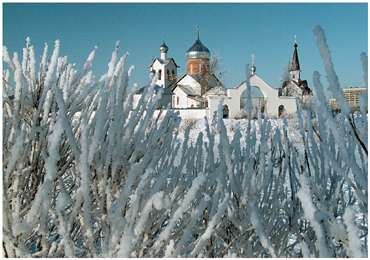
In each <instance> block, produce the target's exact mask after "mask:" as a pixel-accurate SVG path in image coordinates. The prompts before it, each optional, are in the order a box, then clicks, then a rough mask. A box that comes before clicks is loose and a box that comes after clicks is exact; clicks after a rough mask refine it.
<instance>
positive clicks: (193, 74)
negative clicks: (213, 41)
mask: <svg viewBox="0 0 370 260" xmlns="http://www.w3.org/2000/svg"><path fill="white" fill-rule="evenodd" d="M297 47H298V45H297V44H296V43H295V45H294V53H293V59H292V63H291V66H290V69H289V74H290V76H289V79H288V80H286V81H284V83H283V86H282V88H274V87H272V86H271V85H269V84H268V83H267V82H266V81H264V80H263V79H262V78H261V77H260V76H259V75H258V74H257V73H256V67H255V65H254V64H252V67H251V71H250V85H251V96H252V107H253V111H254V114H255V115H257V113H258V112H261V113H266V114H267V115H268V116H269V117H279V116H281V115H283V114H287V115H289V114H293V113H295V112H296V109H297V108H296V107H297V101H298V100H304V99H307V98H306V97H310V96H311V94H312V92H311V90H310V89H309V88H308V85H307V81H305V80H301V78H300V65H299V60H298V52H297ZM159 50H160V57H159V58H155V59H154V60H153V61H152V63H151V64H150V66H149V69H150V72H151V73H153V75H154V77H155V78H154V79H155V87H156V88H158V89H159V88H163V95H162V100H161V104H160V106H161V109H173V110H176V111H178V112H179V114H180V116H181V117H182V118H183V119H199V118H204V117H205V116H207V117H212V116H213V114H214V113H215V112H216V111H217V110H218V107H219V105H220V103H221V105H222V107H223V117H224V118H239V117H242V116H243V114H245V110H244V108H245V100H246V99H245V94H246V88H247V85H246V82H245V81H243V82H241V83H240V84H239V85H238V86H236V87H234V88H226V87H225V86H224V84H223V83H222V82H221V81H220V80H219V79H218V78H217V76H216V75H215V74H214V73H212V71H211V68H210V54H211V53H210V51H209V49H208V48H207V47H206V46H205V45H204V44H203V43H202V42H201V41H200V39H199V33H198V38H197V39H196V41H195V42H194V44H193V45H192V46H191V47H190V48H189V49H188V50H187V52H186V73H185V74H184V75H182V76H180V77H178V76H177V68H179V66H178V65H177V64H176V62H175V60H174V59H173V58H170V57H168V55H167V53H168V47H167V45H166V44H165V43H164V42H163V44H162V45H161V46H160V48H159ZM253 63H254V62H253ZM144 88H145V87H142V88H141V89H139V90H138V91H137V92H136V94H135V96H134V102H135V100H136V102H137V100H138V99H139V98H140V95H141V93H142V92H143V90H144Z"/></svg>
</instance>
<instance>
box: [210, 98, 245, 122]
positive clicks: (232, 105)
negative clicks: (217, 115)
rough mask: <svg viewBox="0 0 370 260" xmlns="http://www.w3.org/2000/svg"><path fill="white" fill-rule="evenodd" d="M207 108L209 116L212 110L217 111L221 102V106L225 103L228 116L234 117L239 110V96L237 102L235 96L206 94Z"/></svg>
mask: <svg viewBox="0 0 370 260" xmlns="http://www.w3.org/2000/svg"><path fill="white" fill-rule="evenodd" d="M207 99H208V108H209V114H210V115H211V117H212V116H213V114H214V112H217V110H218V106H219V104H220V103H221V104H222V105H223V106H224V105H227V107H228V108H229V117H230V118H234V117H236V116H237V115H238V114H239V112H240V98H239V102H237V100H236V99H235V97H228V96H216V95H215V96H211V95H210V96H208V97H207Z"/></svg>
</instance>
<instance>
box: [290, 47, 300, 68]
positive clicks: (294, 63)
mask: <svg viewBox="0 0 370 260" xmlns="http://www.w3.org/2000/svg"><path fill="white" fill-rule="evenodd" d="M297 47H298V44H297V43H295V44H294V52H293V59H292V66H291V68H290V70H300V66H299V59H298V51H297Z"/></svg>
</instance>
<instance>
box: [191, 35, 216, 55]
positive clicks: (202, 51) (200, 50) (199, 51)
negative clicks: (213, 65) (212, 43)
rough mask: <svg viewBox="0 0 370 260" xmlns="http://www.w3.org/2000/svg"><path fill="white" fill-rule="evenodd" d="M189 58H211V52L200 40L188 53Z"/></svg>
mask: <svg viewBox="0 0 370 260" xmlns="http://www.w3.org/2000/svg"><path fill="white" fill-rule="evenodd" d="M186 56H187V57H188V58H209V56H210V51H209V49H208V48H207V47H206V46H205V45H204V44H203V43H202V42H201V41H200V40H199V36H198V39H197V40H196V41H195V42H194V44H193V45H192V46H191V47H190V48H189V49H188V51H187V52H186Z"/></svg>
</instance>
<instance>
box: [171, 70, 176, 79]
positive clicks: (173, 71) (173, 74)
mask: <svg viewBox="0 0 370 260" xmlns="http://www.w3.org/2000/svg"><path fill="white" fill-rule="evenodd" d="M175 78H176V74H175V70H172V79H175Z"/></svg>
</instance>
